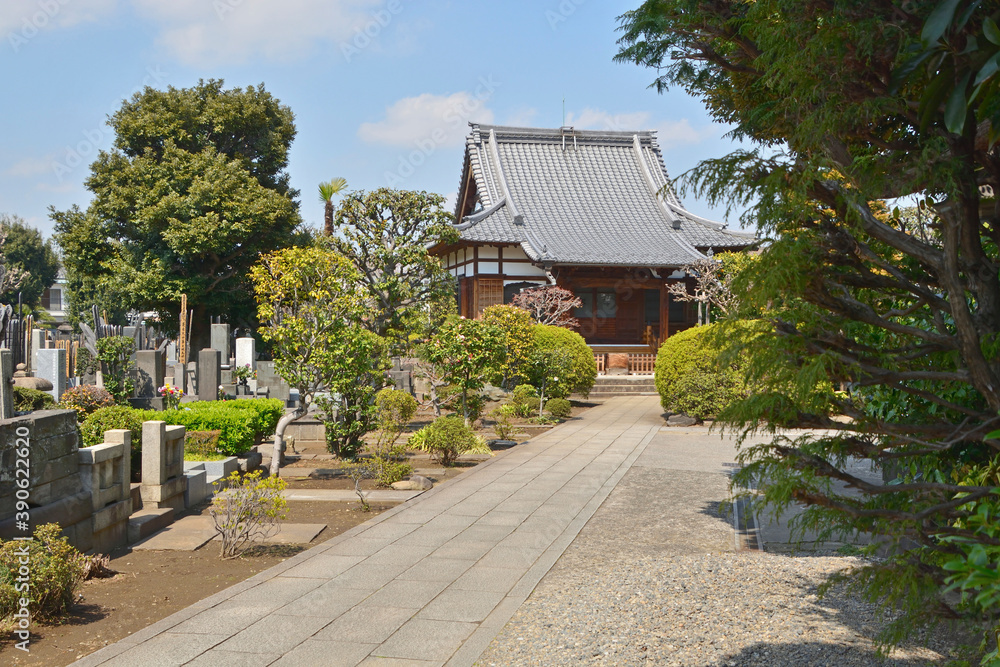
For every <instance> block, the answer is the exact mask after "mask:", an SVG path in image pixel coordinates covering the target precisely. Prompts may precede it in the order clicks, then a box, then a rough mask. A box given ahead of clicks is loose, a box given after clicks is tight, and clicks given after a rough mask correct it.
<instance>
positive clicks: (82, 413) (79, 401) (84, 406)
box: [59, 384, 115, 422]
mask: <svg viewBox="0 0 1000 667" xmlns="http://www.w3.org/2000/svg"><path fill="white" fill-rule="evenodd" d="M114 404H115V397H114V396H112V395H111V392H110V391H108V390H107V389H104V388H102V387H97V386H94V385H92V384H81V385H79V386H77V387H70V388H69V389H67V390H66V391H65V392H64V393H63V395H62V399H60V401H59V406H60V407H62V408H65V409H67V410H76V418H77V421H81V422H82V421H83V420H84V419H86V418H87V417H88V416H89V415H91V414H93V413H94V412H96V411H97V410H100V409H101V408H107V407H110V406H112V405H114Z"/></svg>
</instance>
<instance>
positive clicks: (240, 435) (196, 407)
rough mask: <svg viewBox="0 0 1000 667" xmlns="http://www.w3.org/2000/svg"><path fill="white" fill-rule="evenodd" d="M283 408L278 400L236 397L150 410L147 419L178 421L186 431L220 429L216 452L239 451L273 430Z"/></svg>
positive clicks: (252, 444)
mask: <svg viewBox="0 0 1000 667" xmlns="http://www.w3.org/2000/svg"><path fill="white" fill-rule="evenodd" d="M283 412H284V404H283V403H282V401H281V400H279V399H275V398H270V399H265V398H252V399H245V400H238V401H194V402H192V403H185V404H184V405H183V406H182V407H180V408H178V409H176V410H164V411H163V412H150V413H148V414H149V415H151V416H147V417H146V419H161V420H163V421H165V422H167V423H168V424H180V425H181V426H184V427H186V428H187V429H188V430H189V431H219V441H218V453H220V454H225V455H227V456H234V455H236V454H241V453H243V452H245V451H247V450H249V449H250V448H251V447H253V446H254V445H255V444H256V443H257V441H258V439H259V438H261V437H263V436H265V435H267V434H270V433H274V428H275V426H277V425H278V420H279V419H280V418H281V415H282V413H283Z"/></svg>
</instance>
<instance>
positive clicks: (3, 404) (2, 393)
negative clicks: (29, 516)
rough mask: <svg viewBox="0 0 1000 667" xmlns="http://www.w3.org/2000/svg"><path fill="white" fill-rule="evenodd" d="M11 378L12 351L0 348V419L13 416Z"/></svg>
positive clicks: (12, 368) (12, 371) (12, 370)
mask: <svg viewBox="0 0 1000 667" xmlns="http://www.w3.org/2000/svg"><path fill="white" fill-rule="evenodd" d="M13 380H14V353H13V352H11V351H10V350H0V419H10V418H11V417H13V416H14V385H13V384H12V382H13ZM11 465H13V464H11ZM11 475H13V473H11Z"/></svg>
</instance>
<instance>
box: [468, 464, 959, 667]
mask: <svg viewBox="0 0 1000 667" xmlns="http://www.w3.org/2000/svg"><path fill="white" fill-rule="evenodd" d="M726 482H727V480H726V477H725V476H724V475H720V474H715V473H704V472H690V471H677V470H664V469H657V468H641V467H633V469H632V470H630V471H629V473H628V474H626V475H625V477H623V479H622V482H621V483H620V484H619V485H618V487H617V488H616V489H615V491H614V492H613V493H612V494H611V496H609V498H608V500H607V501H606V502H605V503H604V505H603V506H602V507H601V509H600V510H598V512H597V514H595V515H594V517H593V519H591V521H590V522H589V523H588V525H587V526H586V527H585V528H584V530H583V531H582V532H581V533H580V535H579V536H578V537H577V539H576V541H575V542H574V543H573V544H572V545H571V546H570V548H569V549H567V551H566V553H565V554H564V555H563V557H562V558H561V559H560V560H559V562H558V563H557V564H556V565H555V566H554V567H553V569H552V570H551V571H550V572H549V574H548V575H546V577H545V578H544V579H543V580H542V581H541V582H540V584H539V585H538V587H537V588H536V589H535V591H534V593H533V594H532V595H531V597H530V598H529V599H528V600H527V601H526V602H525V604H523V605H522V606H521V608H520V609H519V610H518V612H517V613H516V614H515V616H514V617H513V618H512V619H511V621H510V623H508V624H507V626H506V627H505V628H504V629H503V631H502V632H501V633H500V634H499V635H498V636H497V638H496V639H495V640H494V641H493V643H492V644H491V646H490V648H489V649H487V651H486V652H485V653H484V654H483V655H482V657H481V658H480V660H479V662H478V664H480V665H491V666H492V665H498V666H499V665H546V666H548V665H578V664H594V665H683V666H684V667H691V666H699V665H705V666H709V665H711V666H723V665H732V666H737V665H738V666H740V667H743V666H745V665H746V666H750V665H753V666H758V665H759V666H761V667H764V666H766V667H783V666H788V667H792V666H794V667H806V666H821V665H826V666H829V667H851V666H857V665H873V666H875V665H889V666H892V667H903V666H907V667H908V666H911V665H913V666H915V665H928V664H931V665H934V664H939V665H943V664H944V663H945V662H946V659H945V656H946V653H947V651H948V648H949V647H948V646H947V644H946V642H942V641H940V636H939V637H938V638H933V637H932V638H924V639H922V640H921V641H920V643H921V644H924V645H925V646H907V647H904V648H903V649H901V650H899V651H897V652H896V653H894V654H893V655H892V657H891V658H890V659H889V660H888V661H885V662H880V661H879V659H878V658H877V656H876V653H875V648H874V646H873V644H872V641H871V639H870V638H869V637H870V636H871V634H872V633H873V632H874V631H875V628H876V627H877V622H876V617H875V612H874V609H873V607H872V605H869V604H867V603H864V602H862V601H859V600H857V599H854V598H851V597H849V596H847V595H845V594H844V593H843V592H842V591H834V592H831V593H830V594H828V595H827V596H826V597H825V598H824V599H822V600H818V599H817V597H816V594H815V592H816V587H817V586H818V585H819V584H820V583H821V582H822V581H823V580H824V578H825V575H827V574H829V573H831V572H834V571H836V570H839V569H842V568H845V567H850V566H852V565H856V564H858V561H857V560H856V559H854V558H849V557H835V556H833V557H831V556H807V557H792V556H788V555H779V554H766V553H759V552H746V551H744V552H735V551H734V539H733V532H732V528H731V526H730V524H729V523H728V521H727V520H726V519H725V518H724V517H721V516H720V515H719V513H718V501H719V500H723V499H725V497H726V496H727V491H726V486H727V484H726ZM640 510H641V511H640ZM942 636H944V637H945V638H946V639H947V635H942Z"/></svg>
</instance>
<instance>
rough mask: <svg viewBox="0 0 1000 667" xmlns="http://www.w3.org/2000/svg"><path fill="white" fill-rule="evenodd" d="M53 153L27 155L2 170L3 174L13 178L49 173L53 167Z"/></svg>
mask: <svg viewBox="0 0 1000 667" xmlns="http://www.w3.org/2000/svg"><path fill="white" fill-rule="evenodd" d="M55 159H56V158H55V155H48V156H45V157H27V158H24V159H23V160H20V161H18V162H16V163H14V164H13V165H11V166H10V167H8V168H7V169H5V170H4V172H3V175H4V176H13V177H14V178H29V177H31V176H40V175H41V174H51V173H53V169H54V167H55Z"/></svg>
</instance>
